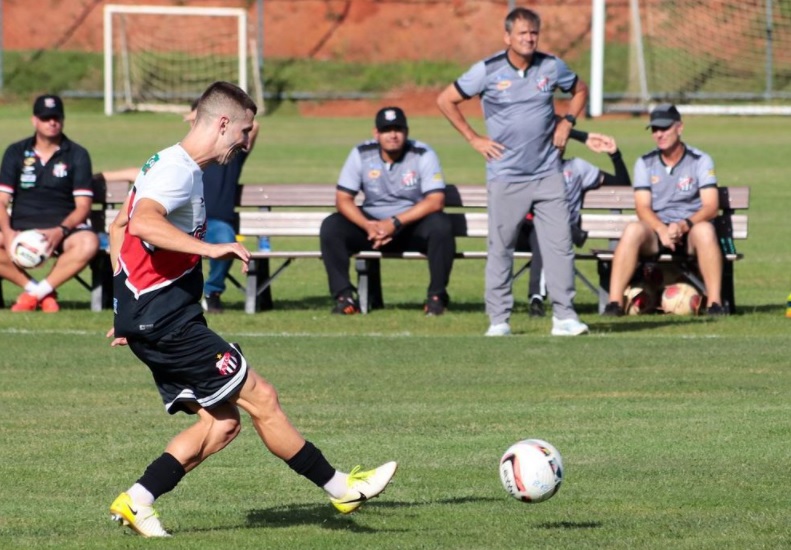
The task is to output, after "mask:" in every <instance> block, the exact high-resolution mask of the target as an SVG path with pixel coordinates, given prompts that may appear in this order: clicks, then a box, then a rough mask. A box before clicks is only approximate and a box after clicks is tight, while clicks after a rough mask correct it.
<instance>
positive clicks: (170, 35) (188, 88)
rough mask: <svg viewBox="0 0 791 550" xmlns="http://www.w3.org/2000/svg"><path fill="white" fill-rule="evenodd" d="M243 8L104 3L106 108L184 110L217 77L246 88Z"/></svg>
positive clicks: (106, 111) (108, 112)
mask: <svg viewBox="0 0 791 550" xmlns="http://www.w3.org/2000/svg"><path fill="white" fill-rule="evenodd" d="M247 48H248V39H247V12H246V11H245V10H244V9H242V8H211V7H194V8H191V7H180V6H136V5H116V4H109V5H106V6H105V7H104V112H105V114H106V115H108V116H109V115H112V114H114V113H117V112H119V111H128V110H153V111H184V110H185V109H187V108H188V105H189V103H190V102H191V101H192V100H194V99H195V98H197V97H199V96H200V94H201V93H202V92H203V91H204V90H205V89H206V87H208V86H209V85H210V84H211V83H212V82H215V81H217V80H227V81H230V82H234V83H236V84H238V85H239V87H241V88H242V89H244V90H245V91H247V87H248V86H247V80H248V65H249V57H248V55H247Z"/></svg>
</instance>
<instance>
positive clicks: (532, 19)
mask: <svg viewBox="0 0 791 550" xmlns="http://www.w3.org/2000/svg"><path fill="white" fill-rule="evenodd" d="M517 19H521V20H522V21H527V22H528V23H532V24H533V27H535V29H536V30H537V31H539V30H541V16H539V15H538V13H536V12H534V11H533V10H531V9H529V8H514V9H512V10H511V12H510V13H509V14H508V15H506V16H505V32H508V33H510V32H511V30H512V29H513V28H514V22H515V21H516V20H517Z"/></svg>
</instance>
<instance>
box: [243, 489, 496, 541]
mask: <svg viewBox="0 0 791 550" xmlns="http://www.w3.org/2000/svg"><path fill="white" fill-rule="evenodd" d="M499 500H501V499H495V498H484V497H460V498H446V499H439V500H432V501H424V502H393V501H382V502H372V503H368V504H367V505H366V506H367V507H369V509H372V510H373V509H375V508H382V509H399V508H417V507H420V506H431V505H435V504H440V505H444V504H451V505H453V504H468V503H480V502H496V501H499ZM354 519H355V516H354V515H347V516H344V515H340V514H339V513H338V512H336V511H335V509H334V508H332V507H331V506H327V505H326V504H292V505H288V506H273V507H271V508H263V509H258V510H251V511H249V512H248V513H247V527H250V528H255V527H273V528H277V527H294V526H299V525H318V526H320V527H322V528H324V529H336V530H342V531H352V532H355V533H382V532H393V533H395V532H404V531H405V530H404V529H372V528H370V527H366V526H363V525H359V524H357V522H355V520H354Z"/></svg>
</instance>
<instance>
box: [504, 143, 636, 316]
mask: <svg viewBox="0 0 791 550" xmlns="http://www.w3.org/2000/svg"><path fill="white" fill-rule="evenodd" d="M569 138H570V139H574V140H577V141H579V142H581V143H584V144H585V146H586V147H587V148H588V149H590V150H591V151H593V152H594V153H607V154H608V155H609V157H610V160H611V161H612V166H613V172H614V173H612V174H610V173H608V172H605V171H604V170H601V169H599V168H598V167H597V166H594V165H593V164H591V163H590V162H588V161H586V160H583V159H581V158H577V157H569V158H567V157H566V156H565V155H564V156H563V159H562V161H563V181H564V183H565V184H566V198H567V199H568V207H569V217H570V220H571V241H572V242H573V243H574V246H582V245H584V244H585V241H586V240H587V238H588V234H587V232H586V231H584V230H583V229H582V214H581V213H580V210H581V209H582V200H583V199H584V198H585V193H587V192H588V191H589V190H591V189H598V188H599V187H601V186H602V185H622V186H628V185H631V184H632V181H631V179H630V178H629V170H627V168H626V165H625V164H624V162H623V157H622V156H621V151H620V150H619V149H618V144H617V143H616V141H615V138H613V137H612V136H608V135H605V134H597V133H588V132H583V131H581V130H574V129H572V130H571V133H570V134H569ZM564 152H565V151H564ZM532 218H533V215H532V213H530V214H528V217H527V219H526V220H525V222H524V223H523V224H522V231H521V233H520V234H519V237H518V238H517V241H516V249H517V250H529V251H532V253H533V258H532V259H531V261H530V282H529V284H528V295H527V296H528V300H529V302H530V305H529V310H528V311H529V313H530V317H544V315H545V312H544V296H546V291H545V286H546V285H545V284H544V280H543V279H544V277H543V269H544V262H543V260H542V258H541V249H540V248H539V247H538V237H537V236H536V231H535V227H534V225H533V219H532Z"/></svg>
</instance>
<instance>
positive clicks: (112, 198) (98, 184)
mask: <svg viewBox="0 0 791 550" xmlns="http://www.w3.org/2000/svg"><path fill="white" fill-rule="evenodd" d="M130 184H131V182H128V181H107V182H105V181H104V180H103V179H101V178H96V177H94V180H93V210H92V212H91V225H93V227H94V228H98V232H99V233H102V232H104V233H106V232H107V226H108V225H109V223H110V222H112V221H113V219H114V218H115V214H117V213H118V208H119V207H120V206H121V204H122V203H123V202H124V199H125V198H126V195H127V193H128V192H129V186H130ZM47 265H49V264H47ZM87 267H88V269H90V281H86V280H85V278H84V271H83V273H82V274H78V275H77V276H76V277H74V280H75V281H77V282H78V283H79V284H80V285H81V286H82V287H84V288H85V289H86V290H87V291H88V292H90V295H91V298H90V300H91V310H92V311H101V310H102V309H110V308H112V307H113V273H112V268H111V266H110V255H109V250H108V249H107V248H106V247H103V248H100V249H99V251H98V252H97V253H96V256H94V258H93V260H91V261H90V263H89V264H88V266H87ZM1 282H2V279H0V283H1ZM2 307H5V302H4V300H3V287H2V284H0V308H2Z"/></svg>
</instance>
